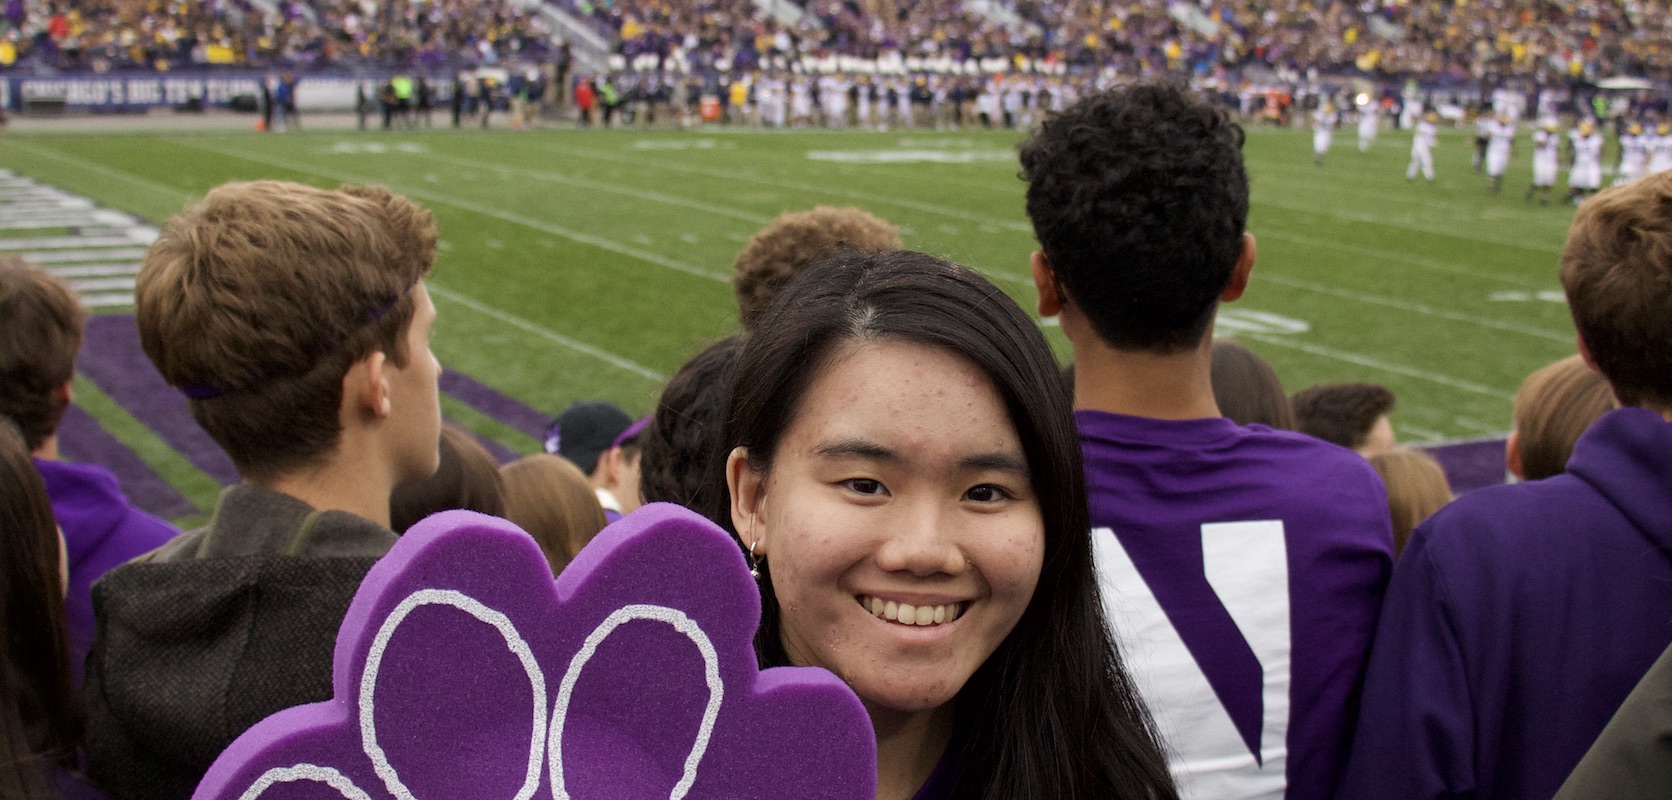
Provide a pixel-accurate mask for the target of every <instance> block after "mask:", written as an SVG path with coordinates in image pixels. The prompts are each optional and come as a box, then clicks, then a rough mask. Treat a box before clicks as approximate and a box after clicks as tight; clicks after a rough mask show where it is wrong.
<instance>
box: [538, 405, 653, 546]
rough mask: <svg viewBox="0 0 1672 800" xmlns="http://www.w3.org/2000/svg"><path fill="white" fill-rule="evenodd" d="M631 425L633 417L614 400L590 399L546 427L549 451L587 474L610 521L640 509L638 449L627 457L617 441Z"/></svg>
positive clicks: (547, 450)
mask: <svg viewBox="0 0 1672 800" xmlns="http://www.w3.org/2000/svg"><path fill="white" fill-rule="evenodd" d="M631 427H633V418H632V417H629V416H627V412H625V411H622V410H621V409H620V408H617V407H616V406H615V404H614V403H607V402H604V401H602V400H587V401H583V402H579V403H575V404H574V405H572V406H569V407H568V408H566V409H564V410H563V413H561V414H558V415H557V418H556V419H554V420H552V424H551V427H550V428H547V429H546V452H548V453H552V454H554V455H560V456H563V457H564V458H567V459H569V462H570V463H572V464H574V465H575V466H577V467H579V468H580V470H581V472H583V473H585V474H586V478H587V480H588V481H589V482H591V483H592V488H593V490H594V491H595V492H596V493H597V495H598V504H599V505H601V506H603V507H604V516H605V517H608V518H609V521H610V522H614V521H616V520H618V519H621V517H622V515H624V514H626V513H628V512H630V511H632V510H633V509H635V508H638V503H637V502H635V500H636V498H637V496H638V491H639V488H638V487H639V479H638V472H637V464H638V457H637V449H636V448H635V449H634V451H633V457H632V458H631V459H629V458H626V457H625V456H624V454H623V453H622V452H621V450H620V447H619V442H618V441H617V440H618V439H620V438H621V436H622V434H624V433H626V432H627V429H628V428H631ZM629 471H631V472H632V474H631V475H630V476H629V475H628V472H629ZM629 480H630V481H631V483H629V482H628V481H629ZM628 486H631V487H632V489H631V491H628V490H627V489H626V488H625V487H628Z"/></svg>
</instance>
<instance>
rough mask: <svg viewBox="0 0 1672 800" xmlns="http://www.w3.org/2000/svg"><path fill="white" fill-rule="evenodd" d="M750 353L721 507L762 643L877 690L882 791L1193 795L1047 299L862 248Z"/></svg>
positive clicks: (795, 290) (763, 330)
mask: <svg viewBox="0 0 1672 800" xmlns="http://www.w3.org/2000/svg"><path fill="white" fill-rule="evenodd" d="M736 370H737V371H736V375H737V377H738V380H737V383H736V385H735V387H734V390H733V393H732V401H731V412H730V414H729V415H728V418H727V433H726V436H725V439H724V441H725V442H726V443H727V444H728V445H730V446H733V447H734V448H735V449H732V450H731V451H730V455H729V458H728V461H727V468H726V479H727V484H728V489H729V495H730V502H729V503H726V502H725V501H723V500H722V504H721V505H720V506H719V507H717V508H712V509H708V510H707V512H706V513H708V514H709V515H710V516H711V517H712V518H713V519H715V520H716V521H717V522H719V523H720V524H722V525H723V526H725V527H726V528H728V529H729V530H731V531H732V532H733V533H734V534H736V535H738V536H739V541H740V543H741V545H742V546H743V548H744V550H745V551H747V552H748V553H749V557H750V559H751V560H752V561H753V564H754V566H755V568H756V570H757V571H758V574H759V580H760V583H761V603H762V606H763V611H762V616H761V628H760V631H759V634H758V636H757V638H756V647H757V650H758V652H759V655H760V657H761V661H762V663H763V664H765V665H773V666H777V665H785V664H794V665H800V666H822V667H825V668H826V669H829V670H832V671H833V672H835V673H836V674H837V675H838V676H840V677H841V678H842V679H843V680H844V681H846V682H847V683H848V684H849V685H850V686H851V687H852V688H853V690H854V691H855V692H856V693H857V694H858V695H859V697H860V699H861V700H863V701H864V702H865V704H866V707H867V709H868V710H869V711H870V714H871V719H872V722H873V723H874V725H875V727H876V730H877V745H878V746H877V754H878V772H879V783H878V786H879V788H878V796H880V797H909V796H913V795H914V793H915V795H916V796H917V797H932V798H946V797H1133V798H1138V797H1145V798H1148V797H1155V798H1172V797H1176V796H1177V794H1176V792H1175V790H1174V788H1173V786H1172V782H1171V780H1170V779H1169V778H1168V775H1167V771H1166V766H1165V761H1164V758H1163V757H1162V755H1161V752H1160V748H1159V746H1158V742H1157V740H1156V739H1155V736H1154V734H1153V732H1152V731H1151V730H1150V727H1149V725H1148V724H1147V722H1146V719H1145V716H1144V714H1143V712H1142V710H1141V709H1142V707H1143V706H1142V701H1141V700H1139V699H1138V698H1137V697H1136V696H1135V695H1134V694H1133V693H1132V690H1131V684H1130V683H1129V681H1128V679H1127V677H1126V674H1125V671H1124V669H1123V668H1122V666H1121V662H1120V659H1119V658H1118V656H1117V655H1116V652H1115V646H1114V644H1113V643H1112V641H1111V640H1110V638H1109V635H1108V631H1107V630H1106V628H1105V626H1104V624H1103V620H1102V616H1101V614H1100V613H1099V611H1100V609H1099V605H1098V601H1097V599H1096V598H1097V589H1096V583H1095V581H1096V578H1095V575H1094V572H1093V563H1092V557H1091V541H1090V537H1089V535H1088V533H1087V531H1088V530H1089V526H1088V525H1087V521H1086V518H1085V508H1086V504H1085V497H1084V495H1083V494H1082V492H1083V491H1084V489H1083V487H1084V483H1083V481H1082V480H1081V476H1080V474H1079V470H1078V469H1077V464H1078V458H1079V449H1078V447H1077V446H1076V442H1075V441H1074V433H1073V428H1072V427H1071V425H1070V419H1069V408H1068V403H1067V402H1066V397H1065V395H1064V393H1063V392H1061V391H1059V387H1058V373H1057V365H1056V362H1055V360H1054V359H1053V358H1052V356H1051V351H1050V348H1049V346H1048V345H1047V344H1046V343H1045V338H1044V336H1043V335H1041V333H1040V331H1039V329H1038V327H1037V326H1036V325H1035V324H1034V322H1033V320H1032V319H1030V318H1029V317H1028V316H1027V315H1026V314H1025V313H1023V312H1022V310H1021V309H1020V308H1018V307H1017V306H1016V304H1015V303H1014V302H1013V301H1011V300H1010V299H1009V298H1008V297H1006V296H1005V295H1004V293H1002V292H1000V291H999V290H998V289H997V288H995V287H994V286H993V285H992V283H990V282H989V281H987V280H986V279H985V278H982V277H981V276H979V275H978V274H976V273H975V272H973V271H971V270H968V269H965V268H963V267H959V266H957V265H955V264H950V263H948V262H944V261H941V260H939V259H936V258H934V257H932V256H926V255H923V254H920V253H910V252H904V251H901V252H894V253H880V254H879V253H865V252H860V251H848V252H846V253H844V254H842V255H839V256H836V257H834V258H832V259H831V260H829V261H826V262H822V263H820V264H819V265H817V266H816V267H815V268H812V269H808V270H807V271H805V272H804V273H803V274H802V275H801V276H799V277H798V278H797V279H796V280H794V281H792V282H791V283H790V284H789V285H788V286H786V287H785V289H784V291H783V293H782V294H780V295H779V297H778V299H777V300H776V301H775V302H774V303H773V305H772V306H771V307H769V308H768V309H767V311H766V312H765V313H763V314H762V315H761V316H760V317H759V319H758V320H757V325H756V328H755V332H754V333H753V334H751V336H750V338H749V340H748V343H747V344H746V345H745V346H744V351H743V353H742V355H741V356H740V357H739V360H738V364H737V368H736ZM856 601H857V602H856ZM954 620H955V621H956V624H955V625H952V626H948V625H947V623H948V622H952V621H954ZM907 626H911V627H907ZM930 626H946V627H942V628H941V629H940V631H941V633H940V635H935V633H934V631H933V630H932V629H931V627H930ZM913 630H915V631H916V633H911V631H913ZM955 720H956V722H955Z"/></svg>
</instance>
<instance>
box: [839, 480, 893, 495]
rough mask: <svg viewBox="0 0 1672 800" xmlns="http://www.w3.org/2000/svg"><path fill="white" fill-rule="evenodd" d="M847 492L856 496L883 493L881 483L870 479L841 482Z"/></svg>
mask: <svg viewBox="0 0 1672 800" xmlns="http://www.w3.org/2000/svg"><path fill="white" fill-rule="evenodd" d="M842 485H843V486H845V487H847V488H848V491H851V492H854V493H856V494H865V495H877V494H882V493H883V488H882V482H881V481H877V480H872V479H871V478H849V479H847V480H845V481H842Z"/></svg>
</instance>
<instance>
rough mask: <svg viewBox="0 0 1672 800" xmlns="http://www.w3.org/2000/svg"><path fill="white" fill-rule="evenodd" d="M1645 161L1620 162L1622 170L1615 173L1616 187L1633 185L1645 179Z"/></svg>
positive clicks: (1625, 160) (1626, 160)
mask: <svg viewBox="0 0 1672 800" xmlns="http://www.w3.org/2000/svg"><path fill="white" fill-rule="evenodd" d="M1643 164H1644V162H1643V159H1641V158H1628V159H1624V160H1622V161H1620V169H1619V170H1618V171H1616V172H1615V173H1614V185H1615V186H1620V185H1622V184H1627V183H1631V182H1632V181H1634V180H1637V179H1638V178H1641V177H1643Z"/></svg>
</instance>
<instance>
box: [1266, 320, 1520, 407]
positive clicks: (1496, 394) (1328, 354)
mask: <svg viewBox="0 0 1672 800" xmlns="http://www.w3.org/2000/svg"><path fill="white" fill-rule="evenodd" d="M1239 335H1240V336H1245V337H1247V338H1250V339H1255V340H1257V341H1261V342H1265V343H1266V344H1272V345H1276V346H1278V347H1287V348H1289V349H1291V350H1299V351H1301V352H1303V353H1310V354H1312V355H1315V356H1320V357H1323V358H1330V359H1334V360H1336V361H1345V362H1347V363H1350V364H1358V365H1359V366H1362V367H1370V368H1371V369H1377V370H1381V371H1383V372H1389V373H1392V374H1394V375H1404V376H1405V377H1407V378H1416V379H1418V380H1423V381H1428V382H1429V383H1437V384H1440V385H1441V386H1449V387H1451V388H1453V389H1458V390H1461V391H1465V392H1469V393H1470V394H1478V395H1481V396H1483V397H1490V398H1492V399H1494V400H1503V401H1506V402H1507V401H1510V400H1513V399H1515V395H1514V394H1513V393H1511V392H1506V391H1502V390H1500V389H1494V388H1492V387H1490V386H1486V385H1483V384H1479V383H1474V382H1472V381H1465V380H1461V379H1459V378H1454V377H1452V376H1450V375H1446V374H1443V373H1439V372H1430V371H1428V370H1425V369H1417V368H1416V367H1407V366H1405V365H1403V364H1395V363H1392V362H1389V361H1383V360H1381V359H1378V358H1372V357H1370V356H1367V355H1363V354H1360V353H1354V352H1352V351H1350V350H1338V349H1336V348H1333V347H1325V346H1323V345H1320V344H1312V343H1310V342H1298V341H1295V340H1294V339H1291V338H1287V337H1283V336H1270V335H1267V334H1261V333H1243V334H1239Z"/></svg>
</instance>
